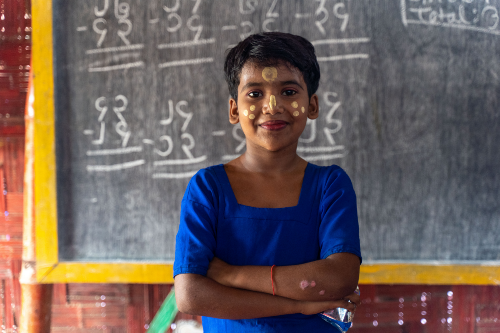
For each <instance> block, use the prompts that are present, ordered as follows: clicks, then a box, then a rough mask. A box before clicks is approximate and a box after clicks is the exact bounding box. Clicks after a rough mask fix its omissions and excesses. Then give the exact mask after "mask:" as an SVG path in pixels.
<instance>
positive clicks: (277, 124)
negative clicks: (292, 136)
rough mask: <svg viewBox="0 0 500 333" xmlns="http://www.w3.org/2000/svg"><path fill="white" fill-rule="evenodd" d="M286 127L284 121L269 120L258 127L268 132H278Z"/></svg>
mask: <svg viewBox="0 0 500 333" xmlns="http://www.w3.org/2000/svg"><path fill="white" fill-rule="evenodd" d="M287 125H288V123H287V122H286V121H283V120H269V121H266V122H264V123H262V124H260V125H259V126H260V127H262V128H263V129H266V130H268V131H279V130H282V129H283V128H285V127H286V126H287Z"/></svg>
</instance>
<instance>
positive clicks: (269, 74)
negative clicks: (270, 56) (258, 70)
mask: <svg viewBox="0 0 500 333" xmlns="http://www.w3.org/2000/svg"><path fill="white" fill-rule="evenodd" d="M262 77H263V78H264V80H266V81H267V82H273V81H274V80H276V78H277V77H278V70H277V69H276V68H275V67H265V68H264V69H263V70H262Z"/></svg>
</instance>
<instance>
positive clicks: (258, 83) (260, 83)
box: [240, 80, 304, 92]
mask: <svg viewBox="0 0 500 333" xmlns="http://www.w3.org/2000/svg"><path fill="white" fill-rule="evenodd" d="M280 83H281V85H282V86H286V85H289V84H291V85H294V86H298V87H299V88H300V89H302V90H304V87H302V85H301V84H300V83H299V82H297V81H296V80H288V81H281V82H280ZM263 84H264V83H263V82H248V83H247V84H245V85H244V86H243V87H241V89H240V92H242V91H243V90H245V89H248V88H252V87H260V86H262V85H263Z"/></svg>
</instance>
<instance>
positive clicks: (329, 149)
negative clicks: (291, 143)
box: [297, 146, 344, 153]
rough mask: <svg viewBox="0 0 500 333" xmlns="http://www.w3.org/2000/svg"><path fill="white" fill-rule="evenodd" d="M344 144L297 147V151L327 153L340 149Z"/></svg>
mask: <svg viewBox="0 0 500 333" xmlns="http://www.w3.org/2000/svg"><path fill="white" fill-rule="evenodd" d="M342 149H344V146H333V147H298V148H297V152H298V153H329V152H332V151H336V150H342Z"/></svg>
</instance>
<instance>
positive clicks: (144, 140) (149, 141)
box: [142, 139, 155, 145]
mask: <svg viewBox="0 0 500 333" xmlns="http://www.w3.org/2000/svg"><path fill="white" fill-rule="evenodd" d="M142 142H143V143H145V144H147V145H154V144H155V142H154V141H153V140H151V139H143V140H142Z"/></svg>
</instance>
